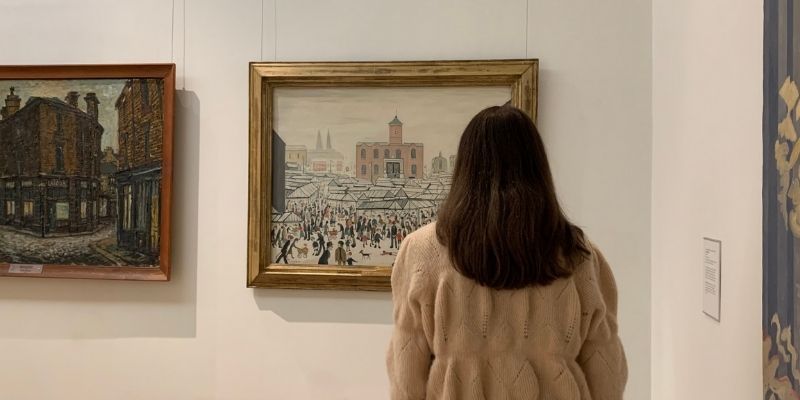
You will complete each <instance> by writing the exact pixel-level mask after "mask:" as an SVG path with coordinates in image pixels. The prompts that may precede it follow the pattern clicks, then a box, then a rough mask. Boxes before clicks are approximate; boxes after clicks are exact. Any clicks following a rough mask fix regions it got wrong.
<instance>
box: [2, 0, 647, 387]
mask: <svg viewBox="0 0 800 400" xmlns="http://www.w3.org/2000/svg"><path fill="white" fill-rule="evenodd" d="M0 15H3V16H12V17H11V18H4V19H3V21H4V22H3V24H2V25H0V35H2V37H3V38H4V39H3V40H1V41H0V64H53V63H118V62H130V63H138V62H170V61H173V62H176V63H177V65H178V82H177V83H178V89H179V92H178V96H177V104H176V110H177V115H178V117H177V121H176V128H177V131H176V146H175V148H176V153H175V161H176V165H175V201H174V208H173V210H174V213H173V215H174V238H173V240H174V263H173V265H174V280H173V281H172V282H169V283H164V284H154V283H137V282H107V281H65V280H48V281H45V280H25V279H3V280H0V359H2V362H0V388H2V389H1V390H2V394H3V397H4V398H5V397H8V398H14V399H19V400H24V399H36V400H41V399H49V398H66V397H74V396H78V395H80V398H82V399H108V398H115V399H123V400H124V399H140V398H148V399H192V400H194V399H222V400H229V399H245V398H271V399H312V398H324V399H379V398H385V397H386V393H387V387H388V382H387V379H386V376H385V372H384V351H385V348H386V344H387V342H388V339H389V335H390V332H391V301H390V297H389V295H388V294H386V293H347V292H297V291H278V290H253V289H246V288H245V287H244V286H245V273H244V272H245V239H246V211H247V189H248V188H247V154H248V152H247V145H248V143H247V84H248V82H247V63H248V62H249V61H253V60H258V59H263V60H279V61H306V60H408V59H423V60H424V59H470V58H524V57H536V58H539V59H541V75H540V76H541V77H540V80H541V81H540V89H541V92H540V109H539V112H540V120H539V126H540V129H541V130H542V132H543V134H544V135H545V140H546V144H547V146H548V150H549V151H550V155H551V162H552V164H553V168H554V171H555V175H556V180H557V185H558V189H559V191H560V196H561V199H562V201H563V203H564V206H565V208H566V210H567V212H568V213H569V215H570V216H571V217H572V218H573V219H574V220H575V221H576V222H577V223H579V224H580V225H581V226H583V227H584V228H585V229H586V231H587V232H588V233H589V234H590V236H591V237H592V239H593V240H594V241H595V242H596V243H597V244H598V245H599V246H600V247H601V248H602V249H603V250H604V252H605V253H606V256H607V258H608V259H609V260H610V261H611V263H612V264H613V267H614V271H615V273H616V275H617V280H618V284H619V287H620V292H621V306H620V320H621V332H622V337H623V341H624V343H625V346H626V349H627V351H628V354H629V361H630V370H631V377H630V384H629V390H628V395H627V398H631V399H647V398H649V394H650V328H649V326H650V318H651V316H650V306H649V304H650V295H649V293H650V267H649V265H650V258H651V254H650V232H651V224H650V216H651V214H650V199H651V188H650V179H651V132H652V127H651V111H652V109H651V104H650V103H651V90H650V88H651V9H650V4H649V2H643V1H637V0H612V1H606V2H602V3H600V2H597V3H595V2H580V3H565V2H563V1H558V0H504V1H492V0H460V1H456V0H443V1H438V2H430V1H426V0H409V1H403V2H388V1H372V0H343V1H319V0H294V1H277V0H264V1H263V2H262V1H261V0H239V1H234V2H230V1H205V0H198V1H189V2H186V4H184V2H183V1H180V0H176V1H175V2H174V3H173V2H169V1H161V0H137V1H102V0H87V1H83V2H78V3H76V2H67V1H56V0H34V1H30V0H24V1H23V0H5V1H3V2H0Z"/></svg>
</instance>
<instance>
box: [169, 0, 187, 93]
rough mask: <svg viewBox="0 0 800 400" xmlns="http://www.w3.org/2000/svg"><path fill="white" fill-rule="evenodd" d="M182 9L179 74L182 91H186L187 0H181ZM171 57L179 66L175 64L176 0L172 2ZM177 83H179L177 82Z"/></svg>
mask: <svg viewBox="0 0 800 400" xmlns="http://www.w3.org/2000/svg"><path fill="white" fill-rule="evenodd" d="M180 1H181V7H182V10H181V11H182V14H183V15H182V16H181V18H182V24H183V26H182V27H181V30H182V33H183V43H182V44H181V62H180V68H181V73H180V74H179V77H180V86H181V90H186V0H180ZM169 57H170V60H172V63H173V64H178V63H177V62H175V0H172V30H171V37H170V45H169ZM176 83H177V82H176Z"/></svg>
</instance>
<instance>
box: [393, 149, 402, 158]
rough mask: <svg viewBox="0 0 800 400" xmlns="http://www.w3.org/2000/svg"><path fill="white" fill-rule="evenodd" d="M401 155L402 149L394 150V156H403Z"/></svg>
mask: <svg viewBox="0 0 800 400" xmlns="http://www.w3.org/2000/svg"><path fill="white" fill-rule="evenodd" d="M401 155H402V153H401V152H400V150H395V151H394V158H402V157H401Z"/></svg>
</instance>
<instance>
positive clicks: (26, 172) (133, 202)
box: [0, 79, 164, 267]
mask: <svg viewBox="0 0 800 400" xmlns="http://www.w3.org/2000/svg"><path fill="white" fill-rule="evenodd" d="M163 93H164V88H163V80H162V79H114V80H107V79H103V80H101V79H82V80H0V104H1V105H2V108H1V109H0V263H11V264H16V263H20V264H48V265H78V266H93V267H97V266H144V267H149V266H153V267H157V266H158V264H159V259H158V258H159V224H160V213H159V208H160V182H161V166H162V165H161V164H162V147H161V146H162V135H163V127H164V126H163V121H164V107H163V104H162V99H163Z"/></svg>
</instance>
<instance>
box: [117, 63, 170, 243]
mask: <svg viewBox="0 0 800 400" xmlns="http://www.w3.org/2000/svg"><path fill="white" fill-rule="evenodd" d="M163 93H164V88H163V85H162V82H161V81H159V80H155V79H131V80H128V81H127V82H126V83H125V87H123V89H122V93H120V95H119V98H117V102H116V104H115V107H116V109H117V114H118V135H119V136H118V140H119V154H118V163H119V165H118V172H117V173H116V175H115V181H116V186H117V207H118V212H117V243H118V245H119V246H120V247H123V248H128V249H131V250H135V251H138V252H141V253H145V254H150V255H157V254H158V253H159V239H160V238H159V227H160V223H161V214H160V205H161V201H160V199H161V168H162V157H163V149H162V147H161V146H162V143H163V133H164V107H163V104H162V99H163Z"/></svg>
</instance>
